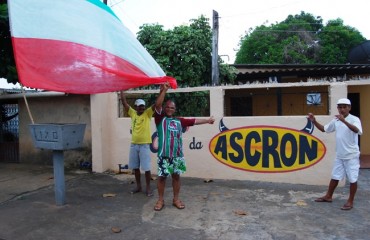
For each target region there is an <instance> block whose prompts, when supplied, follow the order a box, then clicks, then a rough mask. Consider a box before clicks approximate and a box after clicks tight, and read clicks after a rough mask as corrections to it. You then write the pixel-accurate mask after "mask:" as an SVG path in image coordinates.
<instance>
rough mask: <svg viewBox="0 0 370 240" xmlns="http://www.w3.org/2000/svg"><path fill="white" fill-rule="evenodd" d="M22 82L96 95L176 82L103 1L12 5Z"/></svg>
mask: <svg viewBox="0 0 370 240" xmlns="http://www.w3.org/2000/svg"><path fill="white" fill-rule="evenodd" d="M8 6H9V16H10V29H11V36H12V43H13V50H14V56H15V60H16V66H17V71H18V76H19V79H20V82H21V83H22V84H23V85H24V86H27V87H30V88H38V89H44V90H52V91H58V92H66V93H78V94H94V93H104V92H113V91H118V90H126V89H130V88H136V87H140V86H146V85H151V84H161V83H165V82H170V84H171V86H172V88H176V87H177V83H176V80H175V79H174V78H172V77H168V76H166V75H165V73H164V72H163V70H162V69H161V68H160V66H159V65H158V63H157V62H156V61H155V60H154V59H153V57H152V56H151V55H150V54H149V53H148V52H147V51H146V50H145V48H144V47H143V46H142V45H141V44H140V42H139V41H138V40H137V39H136V37H135V36H134V35H133V34H132V33H131V32H130V31H129V30H128V29H127V28H126V27H125V26H124V25H123V24H122V23H121V21H120V20H119V19H118V17H117V16H116V15H115V14H114V13H113V11H112V10H111V9H110V8H109V7H108V6H106V5H105V4H103V3H102V2H100V1H98V0H11V1H8Z"/></svg>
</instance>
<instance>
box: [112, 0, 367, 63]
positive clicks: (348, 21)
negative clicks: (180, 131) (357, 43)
mask: <svg viewBox="0 0 370 240" xmlns="http://www.w3.org/2000/svg"><path fill="white" fill-rule="evenodd" d="M367 2H368V0H351V1H348V0H336V1H333V0H257V1H250V0H186V1H179V0H108V6H110V7H111V8H112V9H113V11H114V12H115V13H116V14H117V15H118V17H119V18H120V19H121V21H122V22H123V24H125V25H126V26H127V27H128V28H129V29H130V30H131V31H132V32H133V33H134V34H136V33H137V32H138V31H139V27H140V26H141V25H143V24H145V23H158V24H160V25H163V26H164V28H165V29H172V28H173V27H175V26H179V25H182V24H189V23H190V20H191V19H197V18H198V17H199V16H201V15H204V16H206V17H207V18H209V19H210V25H211V26H212V15H213V10H215V11H217V12H218V15H219V50H218V53H219V55H225V56H223V60H224V61H225V62H227V63H233V62H234V60H235V54H236V49H237V48H238V44H239V41H240V37H241V36H243V35H245V32H246V31H248V30H249V29H250V28H255V27H256V26H260V25H262V24H266V25H270V24H271V23H277V22H281V21H283V20H285V19H286V18H287V16H288V15H290V14H291V15H296V14H300V13H301V11H304V12H306V13H311V14H312V15H314V16H321V18H322V19H323V23H324V24H325V23H326V22H327V21H328V20H334V19H337V18H341V19H342V20H343V21H344V25H349V26H351V27H354V28H356V29H357V30H359V31H360V32H361V33H362V35H363V36H364V37H365V38H366V39H370V27H369V22H370V14H369V10H368V7H366V5H367ZM365 4H366V5H365Z"/></svg>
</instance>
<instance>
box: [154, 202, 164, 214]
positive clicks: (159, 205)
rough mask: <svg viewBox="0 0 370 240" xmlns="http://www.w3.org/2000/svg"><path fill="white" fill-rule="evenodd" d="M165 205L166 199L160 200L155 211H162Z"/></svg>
mask: <svg viewBox="0 0 370 240" xmlns="http://www.w3.org/2000/svg"><path fill="white" fill-rule="evenodd" d="M163 207H164V200H158V201H157V203H156V204H155V206H154V211H161V210H162V209H163Z"/></svg>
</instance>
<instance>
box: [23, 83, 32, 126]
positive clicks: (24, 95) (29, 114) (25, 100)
mask: <svg viewBox="0 0 370 240" xmlns="http://www.w3.org/2000/svg"><path fill="white" fill-rule="evenodd" d="M21 88H22V95H23V99H24V102H25V103H26V108H27V111H28V116H30V119H31V122H32V124H34V123H35V122H34V121H33V117H32V114H31V111H30V107H29V106H28V101H27V98H26V93H25V91H24V88H23V85H22V84H21Z"/></svg>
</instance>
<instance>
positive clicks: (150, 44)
mask: <svg viewBox="0 0 370 240" xmlns="http://www.w3.org/2000/svg"><path fill="white" fill-rule="evenodd" d="M137 38H138V40H139V41H140V42H141V44H143V46H144V47H145V48H146V49H147V50H148V52H149V53H150V54H151V55H152V56H153V57H154V59H155V60H156V61H157V62H158V64H159V65H160V66H161V67H162V69H163V70H164V71H165V72H166V74H167V75H169V76H172V77H174V78H176V80H177V83H178V85H179V86H181V87H187V86H189V87H194V86H202V85H210V84H211V76H212V74H211V73H212V57H211V54H212V31H211V27H210V25H209V23H208V19H207V18H205V17H204V16H200V17H199V18H198V19H192V20H190V24H189V26H185V25H181V26H177V27H174V28H173V29H172V30H164V29H163V26H162V25H159V24H144V25H143V26H141V27H140V31H139V32H138V37H137ZM219 63H220V82H222V83H233V81H234V79H235V77H236V75H235V71H233V69H232V68H231V67H229V66H227V65H225V64H222V61H221V58H220V59H219Z"/></svg>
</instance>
